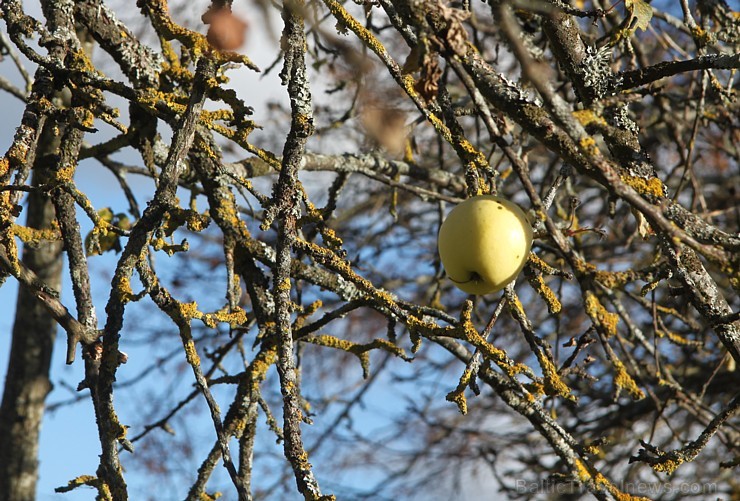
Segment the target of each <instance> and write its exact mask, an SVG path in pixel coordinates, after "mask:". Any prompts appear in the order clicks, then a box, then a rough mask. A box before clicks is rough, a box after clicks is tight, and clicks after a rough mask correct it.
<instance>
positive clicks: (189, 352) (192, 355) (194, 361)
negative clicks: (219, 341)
mask: <svg viewBox="0 0 740 501" xmlns="http://www.w3.org/2000/svg"><path fill="white" fill-rule="evenodd" d="M183 347H184V348H185V358H186V359H187V361H188V363H189V364H190V365H193V366H197V365H200V356H198V350H196V349H195V342H193V340H192V339H187V340H183Z"/></svg>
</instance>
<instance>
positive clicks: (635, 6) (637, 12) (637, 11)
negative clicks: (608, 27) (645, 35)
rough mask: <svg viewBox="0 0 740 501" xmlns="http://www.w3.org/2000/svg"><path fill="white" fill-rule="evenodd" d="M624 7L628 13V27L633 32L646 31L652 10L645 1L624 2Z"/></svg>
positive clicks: (632, 0)
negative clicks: (637, 30)
mask: <svg viewBox="0 0 740 501" xmlns="http://www.w3.org/2000/svg"><path fill="white" fill-rule="evenodd" d="M624 6H625V7H626V8H627V10H628V11H629V13H630V22H629V25H628V26H630V27H631V29H632V30H633V31H634V30H636V29H638V28H639V29H641V30H643V31H645V30H647V28H648V25H650V20H651V19H652V18H653V8H652V7H651V6H650V4H648V3H647V2H645V0H625V2H624Z"/></svg>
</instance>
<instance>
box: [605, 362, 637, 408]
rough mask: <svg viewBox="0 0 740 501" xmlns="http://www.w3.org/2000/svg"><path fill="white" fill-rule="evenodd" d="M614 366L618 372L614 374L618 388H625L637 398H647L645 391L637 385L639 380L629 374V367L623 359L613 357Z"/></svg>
mask: <svg viewBox="0 0 740 501" xmlns="http://www.w3.org/2000/svg"><path fill="white" fill-rule="evenodd" d="M611 362H612V366H614V370H615V372H616V374H615V375H614V384H615V385H616V386H617V388H623V389H625V390H627V393H629V394H630V396H631V397H632V398H633V399H635V400H641V399H643V398H645V393H644V392H643V391H642V390H641V389H640V388H639V387H638V386H637V382H636V381H635V380H634V379H633V378H632V376H630V375H629V373H628V372H627V369H625V367H624V364H623V363H622V361H621V360H618V359H613V360H612V361H611Z"/></svg>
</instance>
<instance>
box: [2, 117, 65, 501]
mask: <svg viewBox="0 0 740 501" xmlns="http://www.w3.org/2000/svg"><path fill="white" fill-rule="evenodd" d="M54 125H55V124H53V123H51V122H47V124H46V126H45V127H44V130H43V132H42V135H41V138H40V141H39V152H38V155H37V156H36V160H35V162H34V167H33V184H34V185H35V186H38V185H40V184H43V183H44V182H45V180H46V177H47V175H48V164H49V163H50V162H49V157H48V156H47V154H48V153H51V152H54V151H56V150H58V147H59V137H60V136H61V134H62V130H61V128H57V129H56V130H54ZM26 210H27V211H28V216H27V220H26V225H27V226H28V227H30V228H38V229H46V228H49V227H51V225H52V222H53V221H54V219H55V214H54V206H53V204H52V203H51V199H50V198H49V197H48V196H47V195H45V194H44V193H42V192H41V191H34V192H32V193H30V194H29V197H28V207H27V209H26ZM22 259H23V263H24V264H25V265H26V266H28V268H30V269H31V270H33V271H34V272H35V273H36V274H37V275H38V277H39V279H41V280H42V281H43V283H45V284H47V285H48V286H49V287H51V288H52V289H54V290H57V291H58V290H60V288H61V282H62V244H61V242H41V243H40V244H39V245H38V246H36V247H35V248H34V247H31V246H29V245H26V246H24V248H23V258H22ZM56 330H57V324H56V322H55V321H54V320H53V319H52V317H51V316H50V315H49V314H48V312H47V311H46V309H45V308H44V306H43V304H42V303H41V301H39V300H38V299H37V298H36V297H35V296H34V294H33V292H32V291H30V290H29V289H28V288H26V287H20V288H19V289H18V299H17V303H16V310H15V320H14V324H13V338H12V346H11V349H10V358H9V362H8V371H7V377H6V380H5V389H4V391H3V399H2V405H1V406H0V499H3V500H7V501H26V500H28V501H32V500H34V499H36V483H37V480H38V459H37V458H38V444H39V433H40V430H41V420H42V418H43V415H44V406H45V400H46V396H47V395H48V394H49V392H50V391H51V386H52V385H51V381H50V379H49V366H50V363H51V354H52V350H53V347H54V338H55V336H56Z"/></svg>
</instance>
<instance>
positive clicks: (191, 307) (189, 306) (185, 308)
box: [177, 301, 203, 321]
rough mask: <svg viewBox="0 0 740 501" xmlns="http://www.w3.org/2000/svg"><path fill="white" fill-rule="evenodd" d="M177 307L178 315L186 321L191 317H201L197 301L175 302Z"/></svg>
mask: <svg viewBox="0 0 740 501" xmlns="http://www.w3.org/2000/svg"><path fill="white" fill-rule="evenodd" d="M177 306H178V309H179V310H180V316H181V317H182V318H183V319H185V320H186V321H190V320H191V319H193V318H196V319H197V318H201V317H202V316H203V314H202V313H201V312H199V311H198V303H196V302H195V301H192V302H190V303H179V302H178V303H177Z"/></svg>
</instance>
